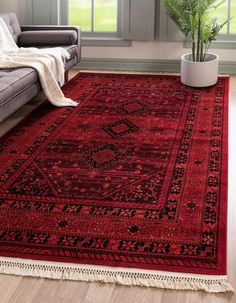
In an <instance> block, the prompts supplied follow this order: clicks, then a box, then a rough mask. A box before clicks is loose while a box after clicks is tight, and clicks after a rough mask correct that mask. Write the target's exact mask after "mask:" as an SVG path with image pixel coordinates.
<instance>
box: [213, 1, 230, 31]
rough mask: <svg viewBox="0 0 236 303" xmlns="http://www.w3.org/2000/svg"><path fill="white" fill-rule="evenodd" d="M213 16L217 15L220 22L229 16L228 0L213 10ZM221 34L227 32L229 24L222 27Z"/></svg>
mask: <svg viewBox="0 0 236 303" xmlns="http://www.w3.org/2000/svg"><path fill="white" fill-rule="evenodd" d="M213 16H214V17H217V20H218V21H217V22H218V23H219V24H221V23H223V22H224V21H225V20H227V18H228V1H225V2H223V3H222V4H221V5H220V6H219V7H217V8H216V9H214V10H213ZM220 33H221V34H226V33H227V24H226V25H225V26H224V27H223V28H222V29H221V31H220Z"/></svg>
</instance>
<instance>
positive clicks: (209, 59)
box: [181, 53, 219, 87]
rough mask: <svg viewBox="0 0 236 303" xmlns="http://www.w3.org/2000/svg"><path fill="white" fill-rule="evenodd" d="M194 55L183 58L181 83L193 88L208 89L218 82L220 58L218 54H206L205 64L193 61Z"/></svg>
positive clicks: (186, 55)
mask: <svg viewBox="0 0 236 303" xmlns="http://www.w3.org/2000/svg"><path fill="white" fill-rule="evenodd" d="M191 58H192V54H190V53H189V54H184V55H183V56H182V57H181V82H182V83H183V84H185V85H188V86H193V87H207V86H211V85H214V84H215V83H216V82H217V77H218V69H219V57H218V56H217V55H216V54H211V53H208V54H206V59H205V61H204V62H193V61H191Z"/></svg>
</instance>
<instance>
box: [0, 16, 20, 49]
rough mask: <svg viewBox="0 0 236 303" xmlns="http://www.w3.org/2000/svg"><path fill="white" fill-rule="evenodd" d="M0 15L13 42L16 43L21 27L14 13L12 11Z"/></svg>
mask: <svg viewBox="0 0 236 303" xmlns="http://www.w3.org/2000/svg"><path fill="white" fill-rule="evenodd" d="M0 17H1V18H2V19H3V20H4V21H5V23H6V25H7V27H8V28H9V30H10V33H11V34H12V37H13V39H14V40H15V42H16V43H18V38H19V35H20V33H21V28H20V25H19V22H18V19H17V17H16V15H15V14H14V13H9V14H0Z"/></svg>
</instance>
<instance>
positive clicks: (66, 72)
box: [65, 70, 69, 83]
mask: <svg viewBox="0 0 236 303" xmlns="http://www.w3.org/2000/svg"><path fill="white" fill-rule="evenodd" d="M68 79H69V72H68V70H67V71H65V83H66V82H68Z"/></svg>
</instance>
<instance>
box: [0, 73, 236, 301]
mask: <svg viewBox="0 0 236 303" xmlns="http://www.w3.org/2000/svg"><path fill="white" fill-rule="evenodd" d="M72 76H74V73H72V74H70V77H72ZM229 102H230V109H229V206H228V277H229V282H230V283H231V285H232V286H233V287H234V288H235V289H236V257H235V249H236V209H235V205H236V185H235V184H236V75H235V76H232V77H231V80H230V101H229ZM38 103H40V101H37V100H36V101H34V102H31V103H29V104H27V105H26V106H24V108H22V109H21V110H20V111H18V112H17V113H16V114H15V115H13V116H12V117H10V118H9V119H8V120H7V121H6V122H4V123H2V124H0V136H1V135H2V134H3V133H4V132H6V131H7V130H8V129H10V128H11V127H12V126H13V125H14V124H17V123H18V122H19V121H20V120H21V119H22V118H23V117H24V116H25V115H26V114H27V113H28V112H30V111H31V110H32V109H33V108H35V106H36V105H35V104H38ZM120 302H122V303H173V302H174V303H199V302H203V303H236V294H232V293H226V294H208V293H204V292H201V291H174V290H172V291H171V290H163V289H156V288H145V287H125V286H119V285H115V284H102V283H87V282H74V281H57V280H49V279H41V278H30V277H18V276H10V275H0V303H120Z"/></svg>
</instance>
